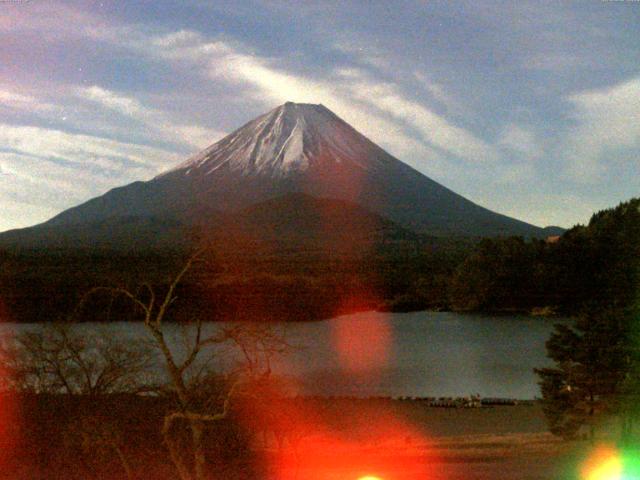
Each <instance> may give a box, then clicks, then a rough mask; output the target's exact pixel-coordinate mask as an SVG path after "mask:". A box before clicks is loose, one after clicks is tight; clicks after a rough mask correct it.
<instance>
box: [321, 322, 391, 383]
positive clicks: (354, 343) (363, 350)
mask: <svg viewBox="0 0 640 480" xmlns="http://www.w3.org/2000/svg"><path fill="white" fill-rule="evenodd" d="M332 335H333V343H334V348H335V350H336V352H337V353H338V357H339V359H340V362H341V364H342V366H343V367H344V368H345V369H347V370H349V371H352V372H367V371H373V370H375V369H377V368H379V367H383V366H384V365H386V364H387V361H388V359H389V353H390V352H389V349H390V346H391V340H392V338H391V327H390V325H389V322H388V320H387V318H386V316H382V315H379V314H376V315H368V314H359V315H354V316H349V317H346V318H341V319H339V320H334V321H333V322H332Z"/></svg>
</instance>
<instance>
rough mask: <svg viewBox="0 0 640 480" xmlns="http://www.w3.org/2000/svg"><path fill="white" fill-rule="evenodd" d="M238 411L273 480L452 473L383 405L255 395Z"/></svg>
mask: <svg viewBox="0 0 640 480" xmlns="http://www.w3.org/2000/svg"><path fill="white" fill-rule="evenodd" d="M238 407H239V418H240V421H241V422H242V424H243V426H244V428H245V429H246V431H247V432H248V433H249V434H250V435H251V436H252V438H253V444H254V447H255V448H257V450H259V451H262V452H263V458H264V460H265V462H266V465H267V467H268V471H270V472H273V477H272V478H274V480H295V479H305V480H327V479H333V478H335V479H338V478H339V479H345V480H396V479H406V478H444V477H443V476H442V475H446V473H450V472H451V470H452V466H451V465H450V464H445V463H443V462H442V461H440V460H439V454H438V453H437V451H436V450H434V449H433V448H432V444H431V442H430V441H429V439H428V438H427V437H426V436H425V435H424V432H422V431H420V430H418V429H417V428H415V427H414V426H412V425H410V424H409V423H408V422H406V421H405V420H404V419H403V418H401V417H400V416H398V415H397V414H396V413H395V412H394V411H393V406H387V405H386V404H385V403H384V402H380V403H375V402H374V403H371V401H362V402H361V401H358V400H354V399H344V400H340V399H337V400H329V399H317V398H316V399H314V398H300V397H298V398H291V397H289V398H284V397H280V398H279V399H275V400H273V399H271V400H267V399H265V398H264V396H263V394H262V393H259V394H257V395H256V396H254V397H252V398H248V397H247V398H245V399H244V402H243V404H242V405H239V406H238ZM373 472H375V474H373Z"/></svg>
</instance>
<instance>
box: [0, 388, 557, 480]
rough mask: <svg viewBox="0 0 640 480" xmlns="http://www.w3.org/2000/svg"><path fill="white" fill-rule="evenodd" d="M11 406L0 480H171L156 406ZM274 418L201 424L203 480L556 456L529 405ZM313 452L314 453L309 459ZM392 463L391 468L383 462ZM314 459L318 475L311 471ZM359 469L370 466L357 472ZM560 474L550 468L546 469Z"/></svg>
mask: <svg viewBox="0 0 640 480" xmlns="http://www.w3.org/2000/svg"><path fill="white" fill-rule="evenodd" d="M14 400H15V401H16V402H17V403H18V404H19V405H20V407H19V417H18V418H19V426H18V428H15V427H14V432H15V435H16V437H15V438H14V439H13V440H12V441H13V443H14V445H13V447H14V448H13V455H12V457H11V458H10V459H7V460H8V461H7V463H5V464H4V465H3V466H4V467H5V468H4V470H3V472H2V473H1V474H0V478H6V479H15V480H17V479H37V478H66V479H78V480H80V479H89V478H91V479H106V480H111V479H127V480H129V479H140V480H141V479H151V480H156V479H157V480H164V479H167V480H168V479H175V478H180V477H177V475H176V469H175V465H174V464H173V463H172V461H171V458H170V455H169V450H168V449H167V447H166V445H165V441H164V439H163V436H162V434H161V429H162V425H163V421H164V418H165V416H166V414H167V412H170V411H172V408H173V405H172V404H171V402H170V401H169V400H168V399H166V398H158V397H151V396H140V395H127V394H111V395H99V396H88V395H66V394H55V395H54V394H37V395H36V394H23V395H20V396H19V397H18V398H14ZM5 401H6V399H5ZM274 406H275V405H274ZM278 408H281V409H282V413H283V415H281V417H280V418H278V419H267V418H266V417H265V416H262V417H261V418H256V417H254V418H253V419H252V423H251V424H249V423H248V422H247V419H246V418H242V417H241V416H237V417H236V416H234V415H230V416H229V418H227V419H225V420H222V421H220V422H217V423H215V424H211V425H209V426H208V427H207V428H206V430H205V431H204V433H203V439H202V442H203V445H204V449H203V451H204V455H205V465H204V471H205V475H204V476H203V477H202V478H206V479H247V480H248V479H268V478H273V479H285V478H286V479H293V478H300V479H305V478H317V475H314V472H315V473H317V474H320V472H321V471H323V472H324V473H325V474H327V473H328V474H330V475H334V476H335V475H336V474H340V472H341V470H345V469H350V468H354V469H355V468H360V469H363V470H365V469H366V468H367V467H368V468H369V469H375V468H378V469H380V470H383V469H386V470H391V469H397V470H398V472H396V473H402V468H400V467H401V466H406V465H407V461H408V465H412V464H414V465H417V464H419V465H422V466H423V468H429V469H430V470H433V469H436V468H437V470H438V471H440V472H441V473H442V477H438V476H434V477H433V478H465V477H463V476H455V473H456V472H459V471H460V470H462V469H464V471H465V472H466V473H467V477H466V478H475V477H473V475H474V474H477V473H478V472H480V471H483V470H486V469H487V467H488V466H491V465H496V463H497V464H502V466H501V467H500V468H503V469H504V464H503V462H507V463H508V462H509V461H510V460H511V461H513V460H514V451H517V450H516V448H515V445H517V442H520V443H521V446H522V449H523V451H522V452H517V453H516V457H517V456H518V455H520V457H519V458H517V461H519V462H524V463H528V462H530V461H531V458H527V455H531V454H532V453H536V451H537V450H536V449H540V448H541V447H543V446H544V444H545V443H546V445H547V448H545V449H544V452H543V451H540V452H537V456H539V457H543V456H547V462H548V457H549V454H550V453H551V454H552V455H551V458H552V459H553V458H554V455H557V453H558V448H559V445H558V444H556V443H554V441H553V440H551V439H550V438H548V437H545V436H544V435H543V432H544V430H545V425H544V420H543V417H542V414H541V412H540V409H539V407H538V406H536V405H519V406H501V407H484V408H476V409H455V410H452V409H444V408H435V407H426V406H424V404H422V403H421V402H418V401H399V400H395V401H394V400H391V399H375V400H366V399H348V398H344V399H339V400H336V399H322V398H298V399H288V400H286V401H281V403H280V405H278ZM239 411H240V410H238V412H239ZM285 412H286V415H285ZM302 412H304V416H303V415H302ZM312 416H313V418H311V417H312ZM284 417H286V419H287V422H286V424H285V423H284V422H283V418H284ZM381 419H382V420H381ZM260 422H262V423H260ZM407 425H408V426H411V428H410V429H409V428H405V426H407ZM183 427H184V426H177V427H176V428H175V429H174V431H173V432H172V434H173V436H174V438H175V439H176V440H179V442H182V443H183V444H184V445H183V448H184V451H185V452H186V451H188V443H189V441H190V435H189V432H188V431H187V429H184V428H183ZM549 446H551V447H552V448H551V449H550V448H548V447H549ZM316 449H318V450H320V452H316ZM553 449H555V450H556V451H555V452H553ZM312 451H313V452H316V453H314V454H313V455H309V452H312ZM366 451H369V452H371V451H375V452H377V453H376V458H375V459H368V458H367V457H366V456H364V457H363V456H362V455H363V453H362V452H366ZM385 452H386V453H385ZM391 452H393V455H395V456H397V457H398V458H400V459H402V460H401V462H397V461H396V463H395V464H394V463H393V462H389V461H388V460H385V459H384V456H385V455H386V456H389V455H390V453H391ZM295 455H297V456H298V458H297V462H298V464H297V465H294V464H293V463H294V460H292V457H293V456H295ZM323 456H324V457H323ZM320 458H323V460H322V461H321V463H322V465H316V462H318V461H320V460H319V459H320ZM534 458H536V457H535V456H534ZM365 459H367V461H368V464H364V465H363V464H362V463H363V462H364V461H365ZM289 460H291V462H290V463H289ZM283 462H284V463H286V464H287V465H286V466H284V467H283V466H282V463H283ZM554 462H555V463H554ZM349 463H352V464H353V465H349ZM559 463H561V461H560V460H559V459H555V460H554V461H552V462H551V464H548V463H547V464H545V468H551V469H552V468H556V467H557V464H559ZM500 468H497V469H495V470H494V472H496V471H499V470H500ZM296 469H298V474H297V477H296V473H295V470H296ZM316 470H317V472H316ZM332 470H333V471H332ZM380 470H379V471H378V473H382V471H380ZM369 471H371V470H369ZM405 473H406V474H410V473H411V472H408V471H407V472H405ZM502 473H504V471H503V472H502ZM469 474H470V475H471V477H469ZM520 474H521V473H520ZM510 475H511V476H510ZM510 475H506V476H502V477H500V478H514V479H515V478H526V477H518V476H517V472H515V471H514V472H510ZM194 478H195V477H194ZM349 478H351V477H349ZM354 478H357V477H354ZM394 478H395V477H394ZM399 478H405V477H399ZM406 478H410V477H406ZM430 478H431V477H430ZM495 478H498V477H495Z"/></svg>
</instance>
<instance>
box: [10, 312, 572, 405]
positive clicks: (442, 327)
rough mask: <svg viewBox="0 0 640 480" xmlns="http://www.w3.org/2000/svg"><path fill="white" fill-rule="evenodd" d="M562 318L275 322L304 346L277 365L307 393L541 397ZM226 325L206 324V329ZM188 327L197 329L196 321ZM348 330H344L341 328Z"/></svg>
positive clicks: (372, 317)
mask: <svg viewBox="0 0 640 480" xmlns="http://www.w3.org/2000/svg"><path fill="white" fill-rule="evenodd" d="M558 321H559V320H558V319H545V318H538V317H524V316H498V317H496V316H486V315H477V314H468V315H462V314H458V313H450V312H413V313H379V312H364V313H358V314H354V315H347V316H342V317H338V318H336V319H332V320H326V321H318V322H310V323H286V324H282V323H281V324H274V325H275V326H276V328H277V329H279V330H281V331H282V332H284V334H285V335H286V338H287V340H288V341H289V343H291V344H292V345H295V346H298V347H300V348H299V349H297V350H296V351H295V352H293V353H291V354H289V355H288V356H287V357H286V358H284V359H281V360H278V361H276V362H275V363H274V365H273V369H274V372H275V373H276V374H281V375H285V376H287V377H290V378H294V379H295V381H296V383H297V390H296V391H297V392H298V393H301V394H307V395H310V394H317V395H355V396H362V397H366V396H375V395H385V396H394V397H400V396H434V397H440V396H464V395H470V394H476V393H479V394H480V395H482V396H483V397H510V398H519V399H529V398H534V397H536V396H539V387H538V385H537V383H536V382H537V378H536V376H535V375H534V373H533V369H534V368H536V367H541V366H546V365H549V364H550V363H549V360H548V359H547V358H546V356H545V346H544V344H545V341H546V340H547V339H548V338H549V334H550V333H551V330H552V328H553V324H554V323H557V322H558ZM225 325H228V324H225V323H213V322H211V323H207V324H206V326H205V331H206V332H213V331H215V330H216V329H219V328H223V327H224V326H225ZM365 325H369V326H370V325H377V326H383V328H382V329H380V328H374V329H370V328H364V326H365ZM361 327H363V328H361ZM32 328H36V329H37V328H42V325H41V324H40V325H37V324H28V325H15V324H4V325H2V329H3V330H5V331H6V330H20V329H32ZM74 328H80V329H86V330H88V331H93V332H99V333H104V334H109V335H117V336H119V337H121V338H122V340H123V341H136V342H144V341H148V340H149V336H148V334H147V332H146V330H145V329H144V326H143V325H142V324H139V323H120V322H118V323H110V324H95V323H85V324H78V325H77V326H75V327H74ZM187 328H188V329H190V331H191V333H193V326H189V327H187ZM166 329H167V332H169V338H170V341H171V343H172V344H173V345H174V346H176V347H179V346H180V345H183V344H184V342H185V338H186V337H188V334H186V335H185V332H184V329H183V328H182V327H181V326H179V325H176V324H167V325H166ZM345 331H346V332H347V333H346V337H345V334H341V333H339V332H345ZM337 332H338V333H337ZM337 335H338V336H339V335H342V340H341V341H342V342H346V345H347V346H348V347H349V348H350V350H351V351H354V350H355V351H358V350H361V354H362V355H364V356H365V357H367V355H368V354H367V351H368V352H370V356H369V357H367V358H369V360H370V361H369V362H368V363H367V364H366V365H365V366H360V367H361V368H360V367H359V366H358V365H355V366H353V365H351V368H350V367H349V365H347V364H346V363H348V361H347V362H345V358H344V357H343V356H342V355H341V354H340V352H339V351H338V350H337V348H336V339H337ZM383 337H384V338H383ZM380 343H385V344H386V348H381V346H380ZM231 358H234V354H233V353H231V352H230V351H229V350H228V348H225V349H224V351H220V352H219V362H220V364H221V365H222V364H229V359H231ZM159 365H160V363H159ZM158 371H161V368H159V370H158Z"/></svg>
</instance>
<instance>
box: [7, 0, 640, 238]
mask: <svg viewBox="0 0 640 480" xmlns="http://www.w3.org/2000/svg"><path fill="white" fill-rule="evenodd" d="M285 101H293V102H305V103H321V104H323V105H325V106H326V107H327V108H329V109H331V110H333V111H334V112H335V113H336V114H337V115H339V116H340V117H341V118H343V119H344V120H346V121H347V122H349V123H350V124H351V125H352V126H354V127H355V128H356V129H357V130H359V131H360V132H361V133H363V134H365V135H366V136H367V137H369V138H370V139H371V140H372V141H374V142H375V143H377V144H379V145H380V146H382V147H383V148H385V149H386V150H387V151H388V152H389V153H391V154H392V155H394V156H395V157H397V158H399V159H400V160H402V161H403V162H405V163H407V164H409V165H411V166H412V167H414V168H416V169H417V170H419V171H420V172H422V173H424V174H425V175H427V176H429V177H430V178H432V179H434V180H436V181H437V182H440V183H441V184H443V185H445V186H447V187H449V188H450V189H452V190H454V191H456V192H457V193H459V194H461V195H463V196H465V197H467V198H469V199H470V200H472V201H474V202H476V203H478V204H480V205H483V206H485V207H487V208H490V209H492V210H495V211H498V212H500V213H504V214H507V215H510V216H513V217H516V218H519V219H521V220H525V221H527V222H530V223H533V224H536V225H540V226H545V225H559V226H563V227H570V226H572V225H575V224H577V223H583V224H584V223H587V222H588V220H589V218H590V216H591V214H592V213H593V212H595V211H597V210H600V209H603V208H608V207H612V206H615V205H617V204H618V203H619V202H621V201H624V200H628V199H630V198H631V197H634V196H639V195H640V2H638V1H632V0H626V1H620V0H610V1H606V0H605V1H596V0H594V1H579V2H570V1H562V2H560V1H549V2H544V1H535V2H528V1H522V0H519V1H517V2H514V1H505V2H501V1H491V2H489V1H485V0H472V1H468V2H467V1H456V2H448V1H443V2H440V1H397V2H388V1H376V0H371V1H364V0H363V1H361V2H356V1H346V0H345V1H332V0H324V1H322V2H303V1H300V0H298V1H284V0H281V1H278V0H274V1H268V2H267V1H264V2H263V1H245V2H238V1H225V0H217V1H212V2H205V1H200V0H183V1H181V2H167V1H164V0H153V1H140V0H137V1H123V0H118V1H113V2H107V1H104V2H99V1H93V2H87V1H78V2H75V1H68V2H57V1H55V0H46V1H45V0H0V231H4V230H8V229H11V228H19V227H25V226H29V225H33V224H36V223H39V222H42V221H45V220H47V219H48V218H50V217H52V216H53V215H55V214H57V213H59V212H60V211H62V210H64V209H66V208H69V207H72V206H74V205H77V204H79V203H81V202H84V201H86V200H88V199H90V198H92V197H95V196H97V195H101V194H102V193H104V192H106V191H107V190H109V189H111V188H114V187H117V186H122V185H124V184H127V183H130V182H132V181H136V180H148V179H151V178H153V177H154V176H155V175H157V174H158V173H160V172H162V171H164V170H166V169H168V168H171V167H172V166H174V165H176V164H178V163H180V162H181V161H183V160H184V159H185V158H187V157H188V156H190V155H192V154H194V153H196V152H197V151H199V150H201V149H203V148H205V147H207V146H209V145H210V144H212V143H214V142H216V141H217V140H219V139H221V138H222V137H223V136H224V135H225V134H228V133H231V132H232V131H233V130H235V129H236V128H238V127H240V126H241V125H243V124H245V123H246V122H247V121H249V120H251V119H253V118H254V117H256V116H258V115H260V114H262V113H265V112H266V111H268V110H271V109H272V108H275V107H277V106H278V105H280V104H282V103H284V102H285Z"/></svg>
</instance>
